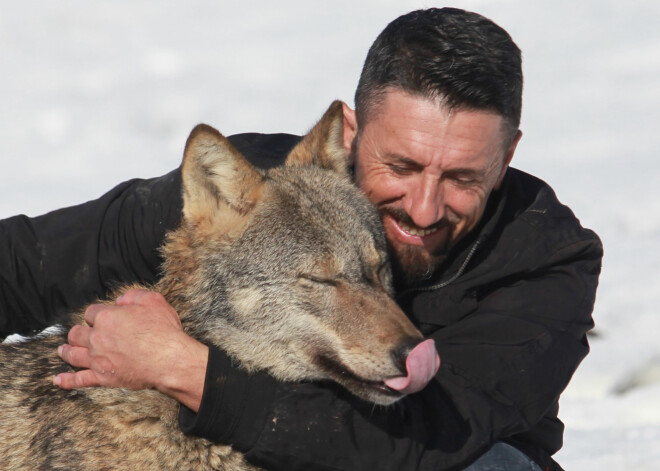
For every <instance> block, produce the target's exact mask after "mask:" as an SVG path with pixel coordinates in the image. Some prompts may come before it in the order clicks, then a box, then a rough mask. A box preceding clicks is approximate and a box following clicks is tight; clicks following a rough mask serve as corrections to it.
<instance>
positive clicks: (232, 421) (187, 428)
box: [179, 346, 278, 453]
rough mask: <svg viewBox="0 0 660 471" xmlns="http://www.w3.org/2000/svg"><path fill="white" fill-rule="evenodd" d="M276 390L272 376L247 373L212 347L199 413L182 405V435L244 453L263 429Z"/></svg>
mask: <svg viewBox="0 0 660 471" xmlns="http://www.w3.org/2000/svg"><path fill="white" fill-rule="evenodd" d="M277 389H278V382H277V381H276V380H275V379H273V378H272V377H271V376H269V375H267V374H266V373H261V372H256V373H247V372H246V371H245V370H242V369H240V368H239V367H238V366H236V365H234V364H233V362H232V360H231V358H230V357H229V356H228V355H227V354H226V353H225V352H223V351H222V350H220V349H219V348H217V347H213V346H211V347H209V358H208V366H207V368H206V380H205V383H204V393H203V395H202V402H201V404H200V407H199V411H198V412H197V413H195V412H193V411H192V410H191V409H189V408H187V407H185V406H183V405H182V406H181V407H180V408H179V426H180V427H181V430H182V431H183V432H184V433H187V434H191V435H195V436H198V437H202V438H206V439H207V440H210V441H212V442H214V443H223V444H231V445H232V447H233V448H234V449H236V450H238V451H241V452H243V453H245V452H247V451H249V450H250V449H251V448H252V446H253V445H254V444H255V443H256V441H257V439H258V438H259V436H260V435H261V432H262V430H263V429H264V426H265V424H266V420H267V419H268V417H269V415H270V413H271V411H272V404H273V400H274V398H275V393H276V392H277Z"/></svg>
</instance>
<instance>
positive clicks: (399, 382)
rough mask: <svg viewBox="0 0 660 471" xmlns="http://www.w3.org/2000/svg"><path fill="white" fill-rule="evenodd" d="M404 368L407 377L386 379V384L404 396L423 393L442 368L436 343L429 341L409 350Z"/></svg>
mask: <svg viewBox="0 0 660 471" xmlns="http://www.w3.org/2000/svg"><path fill="white" fill-rule="evenodd" d="M397 356H400V354H398V355H397ZM397 361H398V359H397ZM404 368H405V369H404V375H405V376H398V377H396V378H390V379H386V380H385V384H386V385H387V386H389V387H390V388H392V389H394V390H395V391H399V392H401V393H403V394H411V393H414V392H417V391H421V390H422V389H423V388H424V386H426V384H427V383H428V382H429V381H430V380H431V378H433V376H435V374H436V373H437V372H438V369H439V368H440V356H439V355H438V352H437V350H436V349H435V342H434V341H433V340H431V339H427V340H424V341H423V342H420V343H418V344H417V345H415V346H414V347H413V348H412V350H409V352H408V354H407V355H406V357H405V366H404Z"/></svg>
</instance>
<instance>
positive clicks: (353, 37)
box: [0, 0, 660, 471]
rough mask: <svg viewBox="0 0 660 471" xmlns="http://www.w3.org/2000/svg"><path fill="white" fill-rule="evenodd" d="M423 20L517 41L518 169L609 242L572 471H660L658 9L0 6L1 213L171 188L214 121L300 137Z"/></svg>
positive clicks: (393, 1) (566, 412) (573, 429)
mask: <svg viewBox="0 0 660 471" xmlns="http://www.w3.org/2000/svg"><path fill="white" fill-rule="evenodd" d="M238 5H241V6H238ZM427 6H457V7H461V8H466V9H470V10H474V11H477V12H480V13H482V14H484V15H486V16H488V17H490V18H491V19H493V20H495V21H496V22H497V23H499V24H500V25H501V26H503V27H504V28H505V29H507V30H508V31H509V32H510V33H511V35H512V36H513V38H514V40H515V41H516V42H517V44H518V45H519V46H520V48H521V49H522V50H523V55H524V72H525V92H524V110H523V120H522V125H521V127H522V129H523V132H524V137H523V140H522V142H521V144H520V146H519V147H518V151H517V153H516V156H515V159H514V163H513V165H514V166H517V167H519V168H521V169H523V170H526V171H528V172H531V173H534V174H535V175H537V176H539V177H541V178H542V179H544V180H546V181H548V182H550V183H551V185H552V186H553V187H554V188H555V190H556V191H557V194H558V195H559V197H560V199H561V200H562V201H564V202H566V203H568V204H569V205H570V206H571V207H572V208H573V210H574V211H575V212H576V214H577V215H578V216H579V217H580V219H581V220H582V222H583V224H584V225H585V226H587V227H591V228H593V229H595V230H596V231H597V232H598V234H599V235H600V236H601V237H602V239H603V241H604V244H605V250H606V256H605V259H604V264H603V275H602V278H601V286H600V290H599V293H598V300H597V303H596V309H595V313H594V316H595V320H596V324H597V333H598V336H596V337H594V338H592V341H591V344H592V353H591V354H590V356H589V357H588V358H587V360H585V362H584V363H583V365H582V366H581V368H580V369H579V370H578V373H577V374H576V376H575V378H574V380H573V382H572V384H571V385H570V386H569V388H568V390H567V391H566V392H565V394H564V395H563V396H562V401H561V407H562V410H561V417H562V418H563V419H564V421H565V422H566V424H567V432H566V436H565V447H564V449H563V450H562V451H561V452H560V453H559V454H558V459H559V461H560V462H561V464H562V465H563V466H564V467H565V468H566V469H567V471H571V470H575V471H577V470H592V469H593V470H601V471H602V470H617V471H619V470H628V471H629V470H660V342H658V340H657V336H658V332H660V328H659V327H660V316H659V315H658V304H659V301H660V269H659V268H658V266H659V264H660V248H659V247H658V244H659V243H660V163H659V160H660V155H659V152H658V151H659V150H660V132H659V131H660V130H659V129H658V128H659V125H660V119H659V118H660V106H659V105H660V26H659V25H660V2H658V1H656V0H632V1H626V2H623V1H614V0H579V1H576V0H571V1H569V0H554V1H552V2H549V1H543V2H542V1H531V0H492V1H487V0H481V1H478V0H473V1H467V0H466V1H460V0H458V1H456V2H454V3H452V4H443V3H437V4H431V3H425V2H419V1H403V0H386V1H383V0H367V1H361V2H360V1H356V0H353V1H345V0H339V1H337V0H336V1H334V2H332V4H331V5H330V2H312V1H309V0H307V1H302V0H296V1H286V0H280V1H278V2H272V1H265V0H252V1H250V2H220V1H212V0H190V1H187V2H178V3H176V4H166V3H165V2H159V1H155V0H134V1H130V2H129V1H116V2H102V1H99V0H87V1H85V2H82V1H73V0H58V1H57V2H53V1H47V0H32V1H29V2H14V1H12V2H9V1H7V0H0V71H2V72H0V217H8V216H11V215H13V214H18V213H26V214H28V215H32V216H34V215H38V214H41V213H43V212H46V211H49V210H52V209H56V208H59V207H62V206H66V205H71V204H76V203H80V202H83V201H86V200H88V199H92V198H95V197H97V196H99V195H101V194H102V193H104V192H105V191H107V190H108V189H109V188H111V187H112V186H114V185H115V184H117V183H119V182H121V181H124V180H126V179H129V178H134V177H150V176H156V175H160V174H163V173H165V172H167V171H169V170H171V169H172V168H174V167H175V166H177V165H178V163H179V161H180V158H181V153H182V149H183V144H184V142H185V139H186V137H187V135H188V132H189V131H190V130H191V129H192V127H193V126H194V125H195V124H197V123H198V122H206V123H209V124H211V125H213V126H215V127H216V128H218V129H219V130H220V131H222V132H223V133H225V134H231V133H235V132H245V131H260V132H279V131H284V132H291V133H304V132H305V131H306V130H307V129H308V128H309V127H310V126H311V125H312V124H313V122H314V121H315V120H316V119H317V118H318V117H320V115H321V113H322V112H323V111H324V110H325V108H326V107H327V106H328V105H329V103H330V102H331V100H333V99H335V98H341V99H344V100H345V101H347V102H348V103H349V104H350V105H351V106H352V105H353V92H354V89H355V86H356V84H357V79H358V75H359V71H360V67H361V65H362V62H363V60H364V57H365V55H366V51H367V49H368V47H369V45H370V44H371V42H372V41H373V39H375V37H376V35H377V34H378V33H379V32H380V30H382V28H383V27H384V26H385V25H386V24H387V23H388V22H389V21H391V20H392V19H394V18H395V17H396V16H398V15H399V14H401V13H404V12H407V11H409V10H412V9H415V8H420V7H427ZM656 380H657V382H656ZM638 383H639V385H638V386H635V387H633V388H632V389H630V390H629V391H628V392H627V393H625V394H617V393H615V390H617V389H621V388H625V387H626V386H629V385H632V384H638Z"/></svg>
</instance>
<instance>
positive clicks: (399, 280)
mask: <svg viewBox="0 0 660 471" xmlns="http://www.w3.org/2000/svg"><path fill="white" fill-rule="evenodd" d="M445 257H446V255H445V254H444V253H442V255H433V254H430V253H428V252H427V251H426V250H425V249H424V248H423V247H420V246H414V245H405V246H400V247H396V248H394V247H390V258H391V260H392V272H393V275H394V284H395V285H396V287H397V288H398V289H401V288H411V287H415V286H418V285H420V284H421V283H423V282H424V281H426V280H428V279H430V278H431V277H432V276H433V273H435V271H436V269H437V268H438V266H439V265H440V264H441V263H442V261H443V260H444V259H445Z"/></svg>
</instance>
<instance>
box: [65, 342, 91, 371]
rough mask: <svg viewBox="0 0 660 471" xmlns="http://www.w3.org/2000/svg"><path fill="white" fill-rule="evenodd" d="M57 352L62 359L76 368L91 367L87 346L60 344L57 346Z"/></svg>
mask: <svg viewBox="0 0 660 471" xmlns="http://www.w3.org/2000/svg"><path fill="white" fill-rule="evenodd" d="M57 354H58V355H59V357H60V358H61V359H62V360H64V361H65V362H67V363H68V364H69V365H71V366H74V367H76V368H90V367H91V365H92V359H91V357H90V355H89V349H87V348H85V347H73V346H71V345H60V346H59V347H58V348H57Z"/></svg>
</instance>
